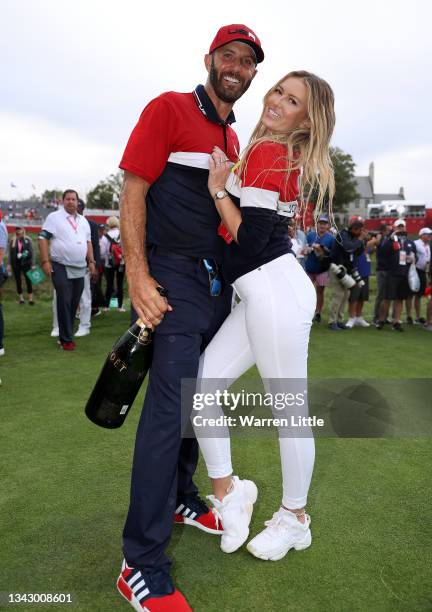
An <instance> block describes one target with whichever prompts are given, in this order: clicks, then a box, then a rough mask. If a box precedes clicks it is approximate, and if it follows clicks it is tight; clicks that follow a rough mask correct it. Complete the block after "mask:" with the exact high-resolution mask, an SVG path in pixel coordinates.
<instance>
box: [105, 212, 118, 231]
mask: <svg viewBox="0 0 432 612" xmlns="http://www.w3.org/2000/svg"><path fill="white" fill-rule="evenodd" d="M106 224H107V225H108V227H109V228H110V229H113V227H120V221H119V220H118V217H114V215H113V216H112V217H108V219H107V220H106Z"/></svg>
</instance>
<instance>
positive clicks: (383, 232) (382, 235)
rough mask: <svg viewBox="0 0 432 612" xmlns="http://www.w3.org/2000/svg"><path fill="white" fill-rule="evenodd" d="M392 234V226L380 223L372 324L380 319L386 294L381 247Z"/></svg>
mask: <svg viewBox="0 0 432 612" xmlns="http://www.w3.org/2000/svg"><path fill="white" fill-rule="evenodd" d="M391 233H392V226H391V225H390V224H389V223H382V224H381V227H380V232H379V234H378V235H377V239H378V240H377V247H376V284H377V294H376V298H375V304H374V323H375V325H376V324H377V323H378V321H379V318H380V306H381V302H382V301H383V299H384V296H385V294H386V293H387V280H388V268H387V259H386V257H383V255H382V247H383V246H384V244H385V242H386V240H388V238H389V236H390V234H391Z"/></svg>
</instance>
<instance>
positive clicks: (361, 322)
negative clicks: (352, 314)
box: [354, 317, 370, 327]
mask: <svg viewBox="0 0 432 612" xmlns="http://www.w3.org/2000/svg"><path fill="white" fill-rule="evenodd" d="M354 325H357V326H358V327H370V323H368V322H367V321H365V319H363V317H356V318H355V323H354Z"/></svg>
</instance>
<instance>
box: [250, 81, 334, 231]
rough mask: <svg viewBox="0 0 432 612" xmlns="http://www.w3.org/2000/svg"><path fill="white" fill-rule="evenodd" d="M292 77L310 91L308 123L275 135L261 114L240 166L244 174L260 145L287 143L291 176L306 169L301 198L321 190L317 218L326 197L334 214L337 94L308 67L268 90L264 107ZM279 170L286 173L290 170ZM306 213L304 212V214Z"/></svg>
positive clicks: (317, 204)
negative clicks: (333, 139)
mask: <svg viewBox="0 0 432 612" xmlns="http://www.w3.org/2000/svg"><path fill="white" fill-rule="evenodd" d="M288 78H296V79H301V80H302V81H303V83H304V84H305V85H306V88H307V90H308V100H307V119H308V121H307V122H306V125H305V122H303V123H302V124H301V125H300V126H297V127H295V128H294V129H293V130H291V131H290V132H288V133H286V134H273V133H272V132H270V130H269V129H268V128H267V127H266V126H265V125H264V124H263V123H262V117H261V118H260V120H259V121H258V123H257V125H256V127H255V129H254V131H253V132H252V135H251V137H250V139H249V144H248V146H247V147H246V149H245V151H244V152H243V155H242V159H241V162H240V166H239V168H240V173H241V172H242V171H243V170H244V169H245V167H246V165H247V156H248V154H249V153H250V151H251V150H252V149H253V148H254V147H255V146H256V145H257V144H259V143H261V142H265V141H270V142H278V143H280V144H283V145H285V146H286V148H287V168H288V170H287V173H288V174H287V177H288V176H289V173H290V172H291V171H292V170H300V169H302V174H301V179H300V197H306V201H309V199H310V197H311V195H312V192H313V191H314V190H317V202H316V206H315V211H314V217H315V221H316V220H317V219H318V217H319V215H320V214H322V212H323V207H324V204H325V200H326V198H328V208H329V214H330V215H331V214H332V200H333V197H334V192H335V182H334V172H333V164H332V161H331V159H330V153H329V145H330V139H331V136H332V133H333V129H334V126H335V122H336V116H335V112H334V94H333V91H332V89H331V87H330V85H329V84H328V83H327V82H326V81H324V80H323V79H321V78H320V77H318V76H316V75H315V74H312V73H311V72H307V71H306V70H294V71H292V72H289V73H288V74H286V75H285V76H284V77H282V78H281V79H280V80H279V81H278V82H277V83H276V85H274V86H273V87H272V88H271V89H270V90H269V91H268V92H267V93H266V95H265V96H264V100H263V104H264V106H265V104H266V102H267V98H268V97H269V95H270V94H272V93H273V92H274V91H275V89H276V88H277V87H279V86H280V85H281V84H282V83H283V82H284V81H285V80H286V79H288ZM269 170H270V169H269ZM271 170H273V169H271ZM279 171H283V172H286V170H279ZM305 212H306V211H303V215H304V214H305Z"/></svg>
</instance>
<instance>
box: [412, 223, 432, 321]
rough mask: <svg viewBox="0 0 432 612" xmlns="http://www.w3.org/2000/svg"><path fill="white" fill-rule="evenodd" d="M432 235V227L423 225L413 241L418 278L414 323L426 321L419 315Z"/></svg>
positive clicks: (425, 283)
mask: <svg viewBox="0 0 432 612" xmlns="http://www.w3.org/2000/svg"><path fill="white" fill-rule="evenodd" d="M431 237H432V229H430V228H429V227H423V228H422V229H421V230H420V231H419V238H418V240H415V241H414V244H415V245H416V250H417V257H418V259H417V263H416V268H417V273H418V275H419V278H420V289H419V290H418V291H417V293H416V294H415V296H414V308H415V313H416V320H415V322H416V323H420V324H422V325H424V324H425V323H426V319H425V318H424V317H422V316H421V299H422V296H423V295H424V292H425V289H426V286H427V278H426V270H427V269H428V268H429V265H430V260H431V250H430V241H431Z"/></svg>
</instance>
